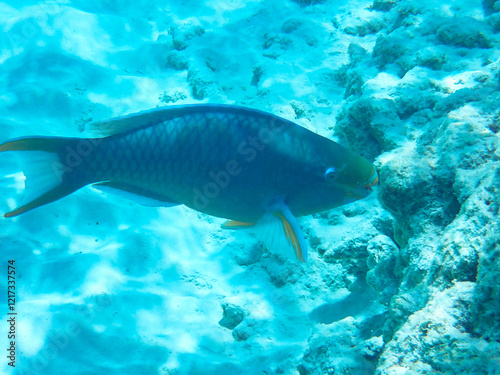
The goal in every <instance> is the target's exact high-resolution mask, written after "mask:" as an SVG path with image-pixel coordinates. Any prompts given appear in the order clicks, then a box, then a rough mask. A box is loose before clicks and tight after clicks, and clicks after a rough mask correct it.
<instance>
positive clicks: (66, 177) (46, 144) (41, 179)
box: [0, 137, 86, 217]
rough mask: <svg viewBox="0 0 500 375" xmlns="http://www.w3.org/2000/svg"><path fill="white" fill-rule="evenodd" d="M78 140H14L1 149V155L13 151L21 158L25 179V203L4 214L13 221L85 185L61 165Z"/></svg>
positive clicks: (44, 138)
mask: <svg viewBox="0 0 500 375" xmlns="http://www.w3.org/2000/svg"><path fill="white" fill-rule="evenodd" d="M75 140H79V138H61V137H29V138H17V139H13V140H10V141H7V142H5V143H3V144H1V145H0V152H4V151H15V152H16V156H18V157H20V158H21V162H22V169H23V173H24V175H25V176H26V181H25V194H24V200H23V203H22V205H21V206H20V207H18V208H16V209H15V210H13V211H11V212H8V213H6V214H4V217H14V216H17V215H20V214H22V213H25V212H27V211H30V210H32V209H34V208H37V207H40V206H43V205H45V204H47V203H50V202H54V201H56V200H58V199H60V198H62V197H64V196H66V195H68V194H71V193H72V192H74V191H75V190H78V189H79V188H81V187H83V186H84V185H86V183H84V182H81V181H79V180H81V178H79V177H78V176H77V173H71V172H72V171H74V168H71V167H70V166H68V165H67V163H66V164H64V160H63V159H64V157H65V156H66V157H67V155H68V150H69V151H71V150H73V149H74V147H72V145H73V146H75V145H76V144H75Z"/></svg>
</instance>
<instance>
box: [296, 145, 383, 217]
mask: <svg viewBox="0 0 500 375" xmlns="http://www.w3.org/2000/svg"><path fill="white" fill-rule="evenodd" d="M321 146H323V147H321ZM309 156H310V158H308V161H307V167H305V168H304V169H307V174H308V177H305V176H304V178H302V179H301V180H302V181H307V186H306V185H303V184H300V183H297V187H296V188H295V194H293V199H292V197H290V199H289V201H290V205H291V207H292V208H293V212H294V213H296V214H297V215H298V216H302V215H307V214H312V213H316V212H321V211H326V210H329V209H332V208H334V207H338V206H341V205H344V204H347V203H351V202H354V201H357V200H359V199H363V198H365V197H367V196H368V195H370V194H371V193H372V192H373V188H374V186H375V185H377V184H378V175H377V171H376V170H375V168H374V166H373V164H372V163H370V162H369V161H368V160H366V159H365V158H363V157H361V156H359V155H357V154H355V153H354V152H352V151H350V150H348V149H346V148H344V147H342V146H341V145H339V144H337V143H335V142H333V141H331V140H328V142H325V143H324V144H320V143H319V142H317V143H316V144H315V148H314V152H311V153H309ZM304 169H303V170H302V171H303V172H304V173H306V172H305V170H304ZM304 184H306V183H304ZM299 186H300V188H299ZM299 189H300V192H299Z"/></svg>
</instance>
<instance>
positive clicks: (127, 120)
mask: <svg viewBox="0 0 500 375" xmlns="http://www.w3.org/2000/svg"><path fill="white" fill-rule="evenodd" d="M184 107H187V106H175V107H160V108H154V109H150V110H147V111H142V112H137V113H132V114H129V115H125V116H120V117H114V118H111V119H108V120H103V121H93V122H90V123H88V124H87V125H86V126H85V129H86V130H87V131H89V132H90V133H91V134H93V135H96V136H101V137H107V136H110V135H115V134H121V133H127V132H129V131H132V130H136V129H141V128H145V127H148V126H150V125H153V124H157V123H159V122H162V121H166V120H168V119H170V118H173V117H176V116H179V114H180V112H181V111H182V112H184V111H185V110H186V109H185V108H184Z"/></svg>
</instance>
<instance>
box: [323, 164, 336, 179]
mask: <svg viewBox="0 0 500 375" xmlns="http://www.w3.org/2000/svg"><path fill="white" fill-rule="evenodd" d="M336 177H337V171H336V170H335V168H333V167H329V168H328V169H327V170H326V172H325V180H326V181H327V182H333V181H335V178H336Z"/></svg>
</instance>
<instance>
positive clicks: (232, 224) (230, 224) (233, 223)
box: [221, 220, 255, 229]
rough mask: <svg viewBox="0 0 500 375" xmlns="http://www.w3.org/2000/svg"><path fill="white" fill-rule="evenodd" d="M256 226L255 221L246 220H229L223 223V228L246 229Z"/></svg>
mask: <svg viewBox="0 0 500 375" xmlns="http://www.w3.org/2000/svg"><path fill="white" fill-rule="evenodd" d="M253 226H255V223H245V222H244V221H237V220H228V221H226V222H224V223H222V225H221V228H222V229H246V228H251V227H253Z"/></svg>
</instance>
